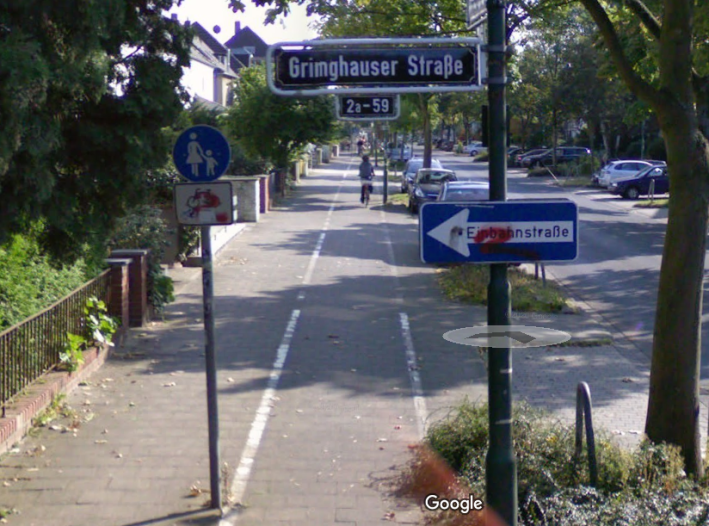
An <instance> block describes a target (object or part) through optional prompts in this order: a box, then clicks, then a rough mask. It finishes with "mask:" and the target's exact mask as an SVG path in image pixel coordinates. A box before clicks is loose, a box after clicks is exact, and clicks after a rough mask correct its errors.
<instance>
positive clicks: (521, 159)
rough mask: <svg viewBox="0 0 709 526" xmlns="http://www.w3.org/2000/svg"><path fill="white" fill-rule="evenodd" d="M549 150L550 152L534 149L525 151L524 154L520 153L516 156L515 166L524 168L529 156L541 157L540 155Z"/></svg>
mask: <svg viewBox="0 0 709 526" xmlns="http://www.w3.org/2000/svg"><path fill="white" fill-rule="evenodd" d="M547 150H548V148H533V149H531V150H523V151H522V152H519V153H517V154H516V156H515V162H514V165H515V166H519V167H521V166H523V164H522V163H523V162H524V159H525V158H526V157H527V156H530V155H539V154H540V153H544V152H545V151H547Z"/></svg>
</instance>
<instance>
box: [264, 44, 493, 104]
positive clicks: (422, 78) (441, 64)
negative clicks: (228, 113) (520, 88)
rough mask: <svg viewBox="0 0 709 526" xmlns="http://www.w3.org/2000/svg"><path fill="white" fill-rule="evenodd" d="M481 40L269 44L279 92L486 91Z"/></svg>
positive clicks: (271, 76)
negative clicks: (484, 89)
mask: <svg viewBox="0 0 709 526" xmlns="http://www.w3.org/2000/svg"><path fill="white" fill-rule="evenodd" d="M481 44H482V41H481V40H480V39H477V38H457V39H453V38H400V39H394V38H390V39H379V38H376V39H375V38H369V39H332V40H311V41H306V42H290V43H289V42H284V43H279V44H275V45H272V46H269V48H268V53H267V68H268V84H269V87H270V89H271V90H272V91H273V92H274V93H276V94H278V95H293V96H301V95H322V94H324V93H334V92H336V93H338V94H368V93H377V94H382V92H384V93H422V92H445V91H471V90H474V89H483V87H484V86H483V83H482V77H483V67H484V66H483V64H482V60H481V58H482V56H483V54H482V53H481V50H480V46H481Z"/></svg>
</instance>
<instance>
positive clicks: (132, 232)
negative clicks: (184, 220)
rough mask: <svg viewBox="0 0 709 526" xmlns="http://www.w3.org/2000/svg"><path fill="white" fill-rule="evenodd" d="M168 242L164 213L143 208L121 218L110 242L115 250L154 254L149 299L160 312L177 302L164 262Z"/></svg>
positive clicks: (150, 272)
mask: <svg viewBox="0 0 709 526" xmlns="http://www.w3.org/2000/svg"><path fill="white" fill-rule="evenodd" d="M168 243H169V242H168V241H167V226H166V225H165V222H164V221H163V220H162V219H161V217H160V209H158V208H155V207H152V206H148V205H141V206H138V207H136V208H134V209H133V211H132V212H131V213H130V214H128V215H127V216H125V217H123V218H121V219H120V220H119V221H118V223H117V226H116V229H115V230H114V233H113V236H112V237H111V240H110V242H109V247H110V248H111V249H118V248H126V249H129V248H133V249H135V248H140V249H148V250H150V254H149V255H148V299H149V301H150V304H151V305H152V306H153V307H154V308H155V310H156V311H157V312H160V311H162V309H163V308H164V306H165V305H166V304H167V303H169V302H170V301H173V300H174V296H173V295H172V293H171V290H172V289H171V286H170V285H171V284H170V285H168V281H169V282H171V281H172V280H171V278H169V277H167V276H165V273H164V272H163V269H162V267H161V266H160V261H162V257H163V254H164V252H165V247H166V246H167V245H168Z"/></svg>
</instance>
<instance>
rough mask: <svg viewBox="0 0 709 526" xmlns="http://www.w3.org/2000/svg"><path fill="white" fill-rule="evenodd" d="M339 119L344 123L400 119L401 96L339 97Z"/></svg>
mask: <svg viewBox="0 0 709 526" xmlns="http://www.w3.org/2000/svg"><path fill="white" fill-rule="evenodd" d="M336 104H337V106H336V108H337V118H338V119H340V120H344V121H386V120H395V119H398V118H399V108H400V105H399V95H379V96H373V95H372V96H366V95H361V96H354V95H340V96H339V97H337V102H336Z"/></svg>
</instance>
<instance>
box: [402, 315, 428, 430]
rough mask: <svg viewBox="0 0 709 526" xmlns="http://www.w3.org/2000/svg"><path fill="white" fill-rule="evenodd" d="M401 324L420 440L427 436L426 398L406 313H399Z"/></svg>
mask: <svg viewBox="0 0 709 526" xmlns="http://www.w3.org/2000/svg"><path fill="white" fill-rule="evenodd" d="M399 323H400V324H401V335H402V337H403V338H404V348H405V349H406V365H407V367H408V368H409V380H410V381H411V395H412V397H413V399H414V409H415V410H416V424H417V427H418V432H419V438H420V439H423V438H424V437H425V436H426V420H427V418H428V410H427V409H426V398H425V396H424V394H423V387H422V386H421V375H420V374H419V371H418V360H417V358H416V350H415V349H414V340H413V338H412V337H411V326H410V325H409V317H408V316H407V314H406V313H405V312H400V313H399Z"/></svg>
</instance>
